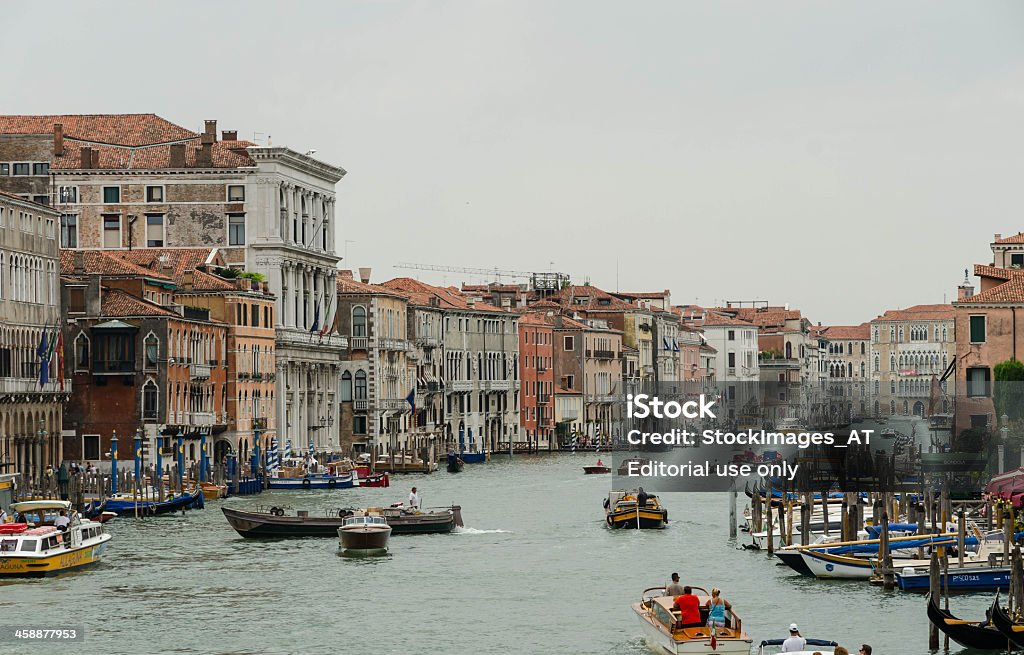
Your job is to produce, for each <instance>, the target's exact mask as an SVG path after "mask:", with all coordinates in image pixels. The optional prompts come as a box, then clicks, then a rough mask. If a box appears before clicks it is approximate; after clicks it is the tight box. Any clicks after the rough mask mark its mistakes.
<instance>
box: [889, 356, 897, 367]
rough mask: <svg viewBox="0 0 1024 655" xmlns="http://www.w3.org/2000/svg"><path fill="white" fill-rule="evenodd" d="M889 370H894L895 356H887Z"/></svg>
mask: <svg viewBox="0 0 1024 655" xmlns="http://www.w3.org/2000/svg"><path fill="white" fill-rule="evenodd" d="M889 370H890V371H895V370H896V355H889Z"/></svg>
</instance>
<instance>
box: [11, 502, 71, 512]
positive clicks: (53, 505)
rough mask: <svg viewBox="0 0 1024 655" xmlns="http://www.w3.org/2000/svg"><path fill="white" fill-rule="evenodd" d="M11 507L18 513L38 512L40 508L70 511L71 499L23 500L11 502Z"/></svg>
mask: <svg viewBox="0 0 1024 655" xmlns="http://www.w3.org/2000/svg"><path fill="white" fill-rule="evenodd" d="M11 509H13V510H14V511H15V512H18V513H19V514H24V513H25V512H38V511H40V510H47V509H53V510H61V509H62V510H65V511H71V501H68V500H23V501H21V502H20V503H11Z"/></svg>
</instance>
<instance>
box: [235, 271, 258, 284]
mask: <svg viewBox="0 0 1024 655" xmlns="http://www.w3.org/2000/svg"><path fill="white" fill-rule="evenodd" d="M238 277H240V278H243V279H246V280H255V281H256V282H262V281H263V279H264V278H263V274H262V273H250V272H249V271H243V272H241V273H239V274H238Z"/></svg>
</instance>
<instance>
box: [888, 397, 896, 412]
mask: <svg viewBox="0 0 1024 655" xmlns="http://www.w3.org/2000/svg"><path fill="white" fill-rule="evenodd" d="M889 413H890V414H892V415H894V416H895V414H896V401H895V400H890V401H889Z"/></svg>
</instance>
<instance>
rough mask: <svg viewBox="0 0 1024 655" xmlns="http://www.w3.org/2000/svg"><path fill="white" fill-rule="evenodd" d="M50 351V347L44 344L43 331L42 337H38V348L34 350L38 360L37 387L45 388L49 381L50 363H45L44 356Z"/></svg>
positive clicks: (44, 332) (44, 336)
mask: <svg viewBox="0 0 1024 655" xmlns="http://www.w3.org/2000/svg"><path fill="white" fill-rule="evenodd" d="M49 351H50V347H49V346H48V345H47V342H46V330H45V329H44V330H43V335H42V336H41V337H39V347H38V348H36V356H37V357H38V358H39V386H40V387H42V386H45V385H46V383H47V382H49V381H50V363H49V362H48V361H46V354H47V353H48V352H49Z"/></svg>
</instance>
